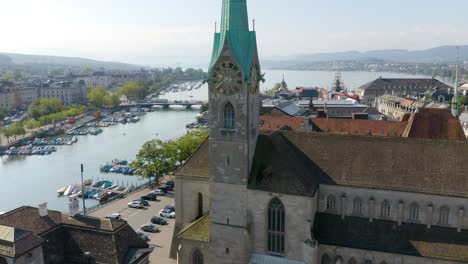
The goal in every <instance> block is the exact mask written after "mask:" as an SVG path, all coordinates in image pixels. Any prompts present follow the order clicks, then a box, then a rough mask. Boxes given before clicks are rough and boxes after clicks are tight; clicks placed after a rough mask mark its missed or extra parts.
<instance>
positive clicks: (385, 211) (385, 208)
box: [380, 200, 391, 217]
mask: <svg viewBox="0 0 468 264" xmlns="http://www.w3.org/2000/svg"><path fill="white" fill-rule="evenodd" d="M390 209H391V206H390V203H389V202H388V201H387V200H384V201H383V202H382V208H381V213H380V215H381V216H382V217H390Z"/></svg>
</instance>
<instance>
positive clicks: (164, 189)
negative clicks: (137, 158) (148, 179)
mask: <svg viewBox="0 0 468 264" xmlns="http://www.w3.org/2000/svg"><path fill="white" fill-rule="evenodd" d="M158 189H159V190H161V191H163V192H164V193H167V192H168V191H169V189H171V187H169V186H167V185H165V184H163V185H161V186H159V188H158Z"/></svg>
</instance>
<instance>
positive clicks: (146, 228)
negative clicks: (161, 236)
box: [140, 224, 161, 233]
mask: <svg viewBox="0 0 468 264" xmlns="http://www.w3.org/2000/svg"><path fill="white" fill-rule="evenodd" d="M140 229H141V230H142V231H145V232H150V233H158V232H160V231H161V230H159V228H158V227H157V226H155V225H153V224H146V225H142V226H141V227H140Z"/></svg>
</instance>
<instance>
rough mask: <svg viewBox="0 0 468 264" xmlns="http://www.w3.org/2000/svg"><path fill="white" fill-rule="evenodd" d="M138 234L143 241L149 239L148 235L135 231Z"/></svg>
mask: <svg viewBox="0 0 468 264" xmlns="http://www.w3.org/2000/svg"><path fill="white" fill-rule="evenodd" d="M137 234H138V236H139V237H140V238H141V239H143V241H149V240H150V239H149V237H148V236H147V235H146V234H145V233H143V232H137Z"/></svg>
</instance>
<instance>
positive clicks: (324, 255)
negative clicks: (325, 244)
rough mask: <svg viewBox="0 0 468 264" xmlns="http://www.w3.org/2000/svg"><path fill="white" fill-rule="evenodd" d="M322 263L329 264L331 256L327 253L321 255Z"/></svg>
mask: <svg viewBox="0 0 468 264" xmlns="http://www.w3.org/2000/svg"><path fill="white" fill-rule="evenodd" d="M322 264H331V258H330V256H328V255H327V254H323V255H322Z"/></svg>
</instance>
